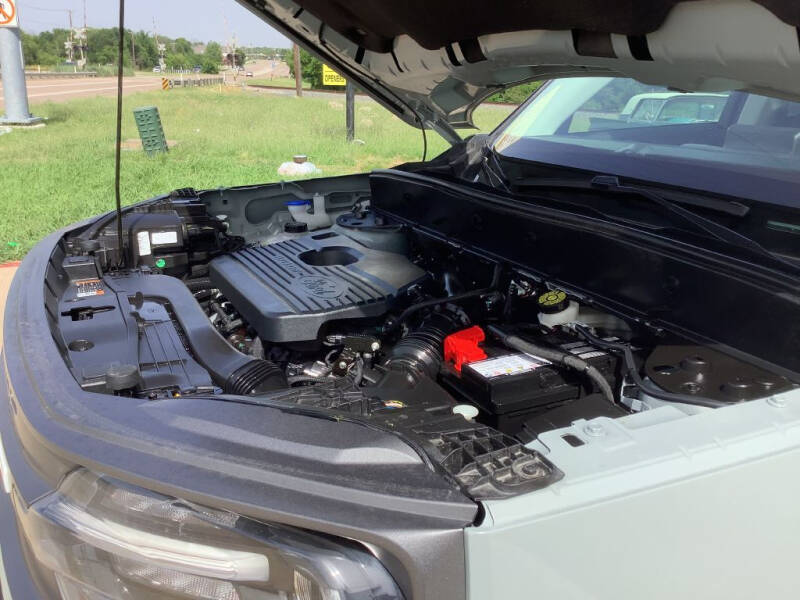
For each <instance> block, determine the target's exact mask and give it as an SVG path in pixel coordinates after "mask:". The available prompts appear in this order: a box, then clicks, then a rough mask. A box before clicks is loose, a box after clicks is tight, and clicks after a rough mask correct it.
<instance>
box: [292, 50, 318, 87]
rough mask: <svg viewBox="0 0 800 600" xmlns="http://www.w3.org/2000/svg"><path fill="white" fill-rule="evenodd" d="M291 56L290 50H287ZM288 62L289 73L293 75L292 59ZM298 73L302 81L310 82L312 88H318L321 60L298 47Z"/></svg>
mask: <svg viewBox="0 0 800 600" xmlns="http://www.w3.org/2000/svg"><path fill="white" fill-rule="evenodd" d="M289 55H290V57H291V50H290V51H289ZM287 62H288V63H289V75H290V76H292V77H294V60H292V59H291V58H290V59H289V60H288V61H287ZM300 73H301V77H302V78H303V81H307V82H308V83H310V84H311V87H312V88H315V89H318V88H321V87H323V86H322V61H321V60H320V59H318V58H317V57H316V56H312V55H311V54H309V53H308V52H306V51H305V50H303V49H302V48H300Z"/></svg>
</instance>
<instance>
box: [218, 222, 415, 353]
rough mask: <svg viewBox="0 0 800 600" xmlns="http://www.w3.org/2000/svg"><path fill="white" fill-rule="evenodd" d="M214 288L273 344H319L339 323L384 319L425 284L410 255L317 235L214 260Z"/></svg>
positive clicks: (335, 236) (261, 335) (335, 234)
mask: <svg viewBox="0 0 800 600" xmlns="http://www.w3.org/2000/svg"><path fill="white" fill-rule="evenodd" d="M210 269H211V272H210V276H211V281H212V282H213V284H214V285H215V286H216V287H218V288H219V290H220V291H221V292H222V293H223V294H224V295H225V296H226V297H227V298H228V300H230V301H231V302H232V303H233V305H234V306H235V307H236V309H237V310H238V311H239V312H240V313H241V314H242V316H243V317H244V318H245V319H246V320H247V321H248V322H249V323H250V325H251V326H252V327H253V328H254V329H255V330H256V331H257V332H258V335H259V336H260V337H261V338H262V339H263V340H265V341H268V342H274V343H277V342H300V341H309V340H315V339H317V336H318V334H319V329H320V327H321V326H322V325H323V324H324V323H326V322H328V321H331V320H334V319H337V320H338V319H358V318H363V317H379V316H381V315H383V314H385V313H386V312H387V310H388V309H389V307H390V306H391V303H392V301H394V300H395V299H396V298H397V296H398V295H399V294H400V293H402V292H403V291H405V289H406V288H408V286H410V285H412V284H414V283H416V282H417V281H419V280H420V279H422V278H423V277H425V271H423V270H422V269H420V268H419V267H417V266H416V265H414V264H413V263H412V262H411V261H409V260H408V259H407V258H406V257H405V256H403V255H401V254H394V253H391V252H383V251H380V250H372V249H370V248H367V247H366V246H362V245H361V244H359V243H358V242H356V241H354V240H352V239H350V238H347V237H345V236H343V235H340V234H337V233H333V232H327V233H313V234H308V235H304V236H300V237H296V238H294V239H290V240H285V241H282V242H277V243H274V244H267V245H264V246H251V247H248V248H243V249H241V250H238V251H236V252H232V253H230V254H226V255H224V256H220V257H217V258H215V259H214V260H212V261H211V264H210Z"/></svg>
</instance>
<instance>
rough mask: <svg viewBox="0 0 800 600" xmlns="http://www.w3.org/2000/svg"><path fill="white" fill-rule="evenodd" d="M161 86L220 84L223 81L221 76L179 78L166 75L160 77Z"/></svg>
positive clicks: (167, 87) (165, 87) (166, 87)
mask: <svg viewBox="0 0 800 600" xmlns="http://www.w3.org/2000/svg"><path fill="white" fill-rule="evenodd" d="M161 83H162V87H163V88H164V89H165V90H166V89H169V88H173V87H197V86H203V85H221V84H222V83H224V81H223V78H222V77H200V78H196V79H189V78H185V79H184V78H181V79H174V78H168V77H162V78H161Z"/></svg>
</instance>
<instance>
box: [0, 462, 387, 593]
mask: <svg viewBox="0 0 800 600" xmlns="http://www.w3.org/2000/svg"><path fill="white" fill-rule="evenodd" d="M12 497H13V500H14V507H15V511H16V513H17V519H18V521H19V523H20V525H21V529H22V533H23V534H24V538H25V541H26V543H27V547H28V549H29V551H30V555H31V557H30V558H31V562H35V563H36V565H32V566H35V567H37V569H36V570H37V571H40V572H42V573H43V575H44V576H45V578H46V579H48V580H49V585H52V587H53V588H54V589H53V590H51V591H52V592H54V593H56V594H60V595H61V597H62V598H64V599H65V600H78V599H81V600H84V599H85V600H89V599H91V600H94V599H101V598H102V599H104V600H105V599H113V600H129V599H132V598H136V599H139V598H142V599H149V598H159V599H173V598H175V599H177V598H201V599H204V600H218V599H219V600H277V599H282V600H283V599H285V600H355V599H358V600H369V599H380V600H394V599H402V598H403V596H402V594H401V592H400V590H399V589H398V587H397V585H396V584H395V582H394V580H393V579H392V577H391V576H390V575H389V573H388V572H387V571H386V569H385V568H384V567H383V565H381V563H380V562H379V561H378V560H377V559H376V558H375V557H374V556H372V555H371V554H370V553H369V552H367V551H366V550H365V549H364V548H363V547H361V546H360V545H358V544H355V543H352V542H349V541H347V540H342V539H336V538H332V537H329V536H325V535H321V534H315V533H311V532H307V531H304V530H300V529H295V528H292V527H285V526H282V525H275V524H265V523H260V522H257V521H254V520H251V519H248V518H245V517H242V516H239V515H235V514H233V513H230V512H227V511H220V510H213V509H208V508H205V507H201V506H197V505H194V504H191V503H188V502H184V501H181V500H178V499H176V498H170V497H167V496H162V495H160V494H156V493H154V492H151V491H149V490H145V489H142V488H139V487H136V486H131V485H128V484H126V483H124V482H121V481H118V480H115V479H112V478H110V477H107V476H104V475H98V474H95V473H92V472H90V471H88V470H86V469H78V470H76V471H74V472H73V473H71V474H70V475H68V476H67V477H66V478H65V479H64V481H63V483H62V484H61V485H60V486H59V488H58V490H56V491H55V492H54V493H52V494H50V495H48V496H46V497H44V498H42V499H40V500H38V501H36V502H35V503H33V504H32V505H31V506H30V507H28V508H26V507H24V505H23V503H22V501H21V499H20V497H19V496H18V494H17V493H16V490H13V491H12ZM56 590H57V592H56Z"/></svg>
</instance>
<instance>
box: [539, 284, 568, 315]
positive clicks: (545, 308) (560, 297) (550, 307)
mask: <svg viewBox="0 0 800 600" xmlns="http://www.w3.org/2000/svg"><path fill="white" fill-rule="evenodd" d="M536 302H537V304H538V305H539V312H543V313H547V314H553V313H557V312H561V311H562V310H566V308H567V307H568V306H569V299H568V298H567V293H566V292H564V291H562V290H549V291H547V292H545V293H544V294H542V295H541V296H539V298H538V300H537V301H536Z"/></svg>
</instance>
